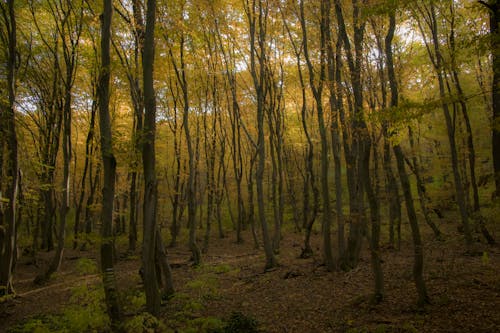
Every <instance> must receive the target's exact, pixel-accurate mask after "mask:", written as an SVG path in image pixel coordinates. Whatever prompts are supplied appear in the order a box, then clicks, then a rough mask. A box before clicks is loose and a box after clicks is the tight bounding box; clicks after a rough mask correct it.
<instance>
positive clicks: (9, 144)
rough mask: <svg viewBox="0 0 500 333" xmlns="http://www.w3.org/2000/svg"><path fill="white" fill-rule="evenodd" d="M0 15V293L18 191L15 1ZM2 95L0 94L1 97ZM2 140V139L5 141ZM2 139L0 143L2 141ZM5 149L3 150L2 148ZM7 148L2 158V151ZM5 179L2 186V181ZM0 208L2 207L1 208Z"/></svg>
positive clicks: (6, 278)
mask: <svg viewBox="0 0 500 333" xmlns="http://www.w3.org/2000/svg"><path fill="white" fill-rule="evenodd" d="M0 10H1V14H2V15H3V16H4V22H5V25H6V27H5V30H6V31H7V34H8V36H7V40H8V52H7V93H8V97H7V100H8V104H7V105H5V104H4V103H3V102H2V105H0V108H1V109H0V112H1V114H0V124H1V127H2V129H1V130H0V133H1V134H2V136H3V135H4V134H5V136H4V138H2V140H1V141H0V143H1V144H2V145H0V150H1V151H0V154H1V155H2V162H3V164H5V169H4V170H5V176H6V178H7V179H6V180H5V178H3V179H2V180H1V182H2V183H0V186H1V188H2V189H5V192H4V193H5V194H6V198H5V199H7V200H8V202H7V204H6V206H7V207H6V209H5V210H4V211H3V212H2V216H1V217H2V219H0V227H1V229H2V230H0V234H2V237H0V296H3V295H7V294H10V293H12V292H13V291H14V288H13V285H12V273H13V271H14V266H15V259H14V256H15V252H16V251H15V245H16V244H15V243H16V237H17V228H16V227H17V226H16V200H17V190H18V175H19V173H18V155H17V144H18V143H17V135H16V126H15V123H16V122H15V111H14V107H15V102H16V55H17V25H16V15H15V10H14V0H7V3H6V4H5V3H2V4H0ZM2 98H3V96H2ZM4 140H5V141H4ZM2 141H3V142H2ZM4 149H5V150H4ZM5 151H6V154H5V158H4V152H5ZM3 164H0V168H3V167H4V165H3ZM4 182H5V187H4V184H3V183H4ZM2 199H3V198H2ZM0 208H2V207H0Z"/></svg>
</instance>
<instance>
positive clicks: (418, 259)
mask: <svg viewBox="0 0 500 333" xmlns="http://www.w3.org/2000/svg"><path fill="white" fill-rule="evenodd" d="M389 22H390V23H389V24H390V25H389V32H388V34H387V36H388V37H387V38H386V57H387V58H386V59H387V71H388V78H389V84H390V88H391V104H390V106H391V107H393V108H396V107H397V106H398V102H399V93H398V85H397V81H396V73H395V71H394V60H393V53H392V39H393V36H394V31H395V29H396V14H395V12H394V11H392V12H391V13H390V15H389ZM393 150H394V155H395V156H396V162H397V168H398V174H399V178H400V181H401V188H402V189H403V194H404V198H405V204H406V210H407V214H408V220H409V222H410V228H411V233H412V238H413V249H414V262H413V279H414V281H415V286H416V288H417V293H418V300H417V304H418V305H419V306H423V305H424V304H426V303H428V302H429V296H428V294H427V287H426V285H425V280H424V276H423V270H424V253H423V245H422V239H421V237H420V228H419V226H418V220H417V214H416V212H415V207H414V205H413V195H412V192H411V185H410V181H409V178H408V175H407V174H406V169H405V162H404V155H403V150H402V149H401V146H400V145H399V144H397V145H395V146H393Z"/></svg>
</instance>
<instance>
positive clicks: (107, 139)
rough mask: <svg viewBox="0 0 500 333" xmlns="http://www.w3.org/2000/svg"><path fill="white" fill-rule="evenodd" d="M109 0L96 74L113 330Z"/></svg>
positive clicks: (116, 316) (117, 317) (116, 320)
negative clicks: (99, 65) (98, 70)
mask: <svg viewBox="0 0 500 333" xmlns="http://www.w3.org/2000/svg"><path fill="white" fill-rule="evenodd" d="M112 13H113V4H112V1H111V0H104V9H103V14H102V20H101V68H100V74H99V88H98V98H99V128H100V131H101V153H102V165H103V168H104V184H103V188H102V210H101V270H102V274H103V277H102V281H103V285H104V294H105V296H106V306H107V310H108V315H109V318H110V319H111V327H112V329H113V331H117V330H119V327H120V325H121V322H122V314H121V309H120V304H119V300H118V290H117V286H116V278H115V271H114V267H113V263H114V261H113V250H114V249H113V247H114V242H113V201H114V197H115V180H116V159H115V156H114V154H113V144H112V134H111V117H110V112H109V94H110V93H109V81H110V71H111V57H110V50H109V49H110V46H109V45H110V40H111V22H112Z"/></svg>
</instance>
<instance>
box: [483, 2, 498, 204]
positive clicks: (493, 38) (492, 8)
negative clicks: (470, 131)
mask: <svg viewBox="0 0 500 333" xmlns="http://www.w3.org/2000/svg"><path fill="white" fill-rule="evenodd" d="M479 2H480V3H482V4H483V5H485V6H486V7H487V8H488V10H489V15H490V43H491V56H492V68H493V81H492V82H491V97H492V100H493V105H492V108H493V117H492V121H491V127H492V128H491V132H492V135H491V143H492V144H491V148H492V155H493V172H494V176H495V193H494V196H500V1H499V0H489V1H479Z"/></svg>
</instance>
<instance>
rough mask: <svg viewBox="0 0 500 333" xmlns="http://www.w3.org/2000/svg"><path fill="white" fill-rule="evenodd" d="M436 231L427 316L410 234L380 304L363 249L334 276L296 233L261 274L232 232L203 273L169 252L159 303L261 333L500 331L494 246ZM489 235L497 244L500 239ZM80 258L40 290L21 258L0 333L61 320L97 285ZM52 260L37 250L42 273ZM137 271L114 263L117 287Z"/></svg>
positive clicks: (131, 281)
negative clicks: (238, 317) (166, 289)
mask: <svg viewBox="0 0 500 333" xmlns="http://www.w3.org/2000/svg"><path fill="white" fill-rule="evenodd" d="M440 227H441V228H442V229H443V230H444V231H445V234H446V236H445V240H444V241H436V240H432V236H431V235H430V234H429V231H428V230H426V226H422V230H423V233H424V234H425V235H424V239H425V244H424V251H425V255H424V256H425V257H424V258H425V259H424V260H425V278H426V283H427V288H428V293H429V296H430V299H431V304H429V305H428V306H426V307H425V308H424V309H419V308H417V307H416V306H415V303H416V290H415V287H414V283H413V279H412V264H413V249H412V246H411V243H410V242H409V240H410V235H409V234H406V233H404V235H403V236H404V237H403V241H402V246H401V250H400V251H396V250H394V249H389V248H387V247H383V250H382V258H383V261H384V263H383V270H384V280H385V299H384V301H383V302H382V303H381V304H379V305H373V304H372V302H371V298H370V295H371V290H372V284H373V282H372V281H373V279H372V272H371V266H370V261H369V253H368V250H367V249H365V250H364V251H363V254H362V258H361V261H360V263H359V266H358V267H357V268H356V269H354V270H352V271H349V272H333V273H330V272H327V271H326V270H325V268H324V267H323V266H322V265H321V252H320V250H319V249H320V235H319V234H314V235H313V245H314V249H315V255H314V256H313V257H312V258H309V259H299V258H298V256H299V254H300V251H301V246H302V236H301V235H300V234H297V233H293V232H284V237H283V241H282V244H281V251H280V254H279V255H278V261H279V266H278V267H277V268H276V269H274V270H271V271H269V272H264V271H263V264H264V255H263V252H262V250H255V249H254V248H253V242H252V241H251V234H250V232H248V231H247V232H246V233H245V234H244V236H245V238H246V240H247V241H246V242H245V243H243V244H236V243H235V242H234V240H235V237H234V234H231V233H229V234H228V236H227V237H226V238H224V239H217V238H215V237H214V238H213V239H212V241H211V244H210V248H209V251H208V254H206V255H204V256H203V265H202V266H201V267H200V268H194V267H192V266H191V264H190V261H189V259H190V253H189V251H188V249H187V247H184V246H179V247H178V248H174V249H169V258H170V261H171V264H172V268H173V274H174V279H175V281H174V283H175V288H176V291H177V294H178V295H182V296H183V297H174V298H173V299H172V300H171V301H169V302H168V303H167V304H166V305H165V306H163V307H162V315H161V317H162V319H163V320H164V322H165V323H166V324H167V326H169V325H170V324H169V322H173V321H174V319H175V318H177V316H178V315H179V311H181V309H182V307H183V305H184V310H185V304H186V299H190V300H193V299H195V300H197V302H198V303H199V304H200V306H197V307H193V308H192V309H190V311H189V316H191V318H193V319H195V318H205V317H209V316H212V317H217V318H227V317H228V316H229V315H230V314H231V313H233V312H235V311H236V312H241V313H243V314H245V315H247V316H250V317H252V318H255V319H256V320H257V321H258V323H259V327H260V329H261V330H262V331H263V332H296V333H304V332H500V247H498V246H488V245H486V244H484V242H483V243H479V242H478V243H477V244H476V245H477V250H478V251H479V253H481V255H477V256H470V255H466V254H465V250H464V245H463V244H464V241H463V237H462V236H461V235H460V234H458V232H457V230H456V222H452V221H449V222H447V223H444V224H443V223H441V225H440ZM183 232H185V231H183ZM200 234H201V232H200ZM495 236H496V238H497V240H498V239H499V238H500V234H499V233H496V235H495ZM119 252H120V251H119ZM82 257H88V258H95V257H96V253H93V252H89V251H72V250H68V251H66V252H65V257H64V262H63V265H62V269H61V272H60V273H58V274H57V276H56V277H55V278H53V279H52V280H51V281H50V282H49V284H47V285H45V286H43V287H40V286H34V285H33V284H32V280H33V277H34V276H35V275H36V273H37V272H38V271H39V270H40V268H39V267H35V266H34V265H32V264H29V261H28V260H27V259H26V258H21V259H20V262H19V264H18V267H17V271H16V275H15V287H16V292H17V297H15V298H14V299H12V300H9V301H7V302H3V303H0V332H6V331H8V329H9V327H12V326H13V325H15V324H19V323H22V322H25V321H26V320H27V319H28V318H30V317H32V316H35V315H40V314H50V313H58V312H60V311H61V310H62V309H63V308H64V307H65V306H67V304H68V303H69V301H70V300H69V299H70V295H71V289H72V288H73V287H75V286H78V285H93V284H97V283H99V281H100V275H99V274H97V273H94V274H83V275H82V274H81V273H78V271H77V268H76V262H77V261H78V259H79V258H82ZM49 258H50V254H47V253H40V254H39V259H38V263H39V266H40V265H41V266H43V263H44V261H48V260H49ZM139 265H140V263H139V256H132V257H130V256H129V257H127V258H122V259H121V260H119V262H118V263H117V266H116V270H117V277H118V284H119V287H120V289H121V290H131V289H137V290H140V288H141V285H140V283H141V280H140V277H139V274H138V269H139ZM198 303H197V304H198ZM171 325H173V326H174V328H175V325H177V324H175V323H171ZM169 327H172V326H169ZM179 328H181V327H179Z"/></svg>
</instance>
